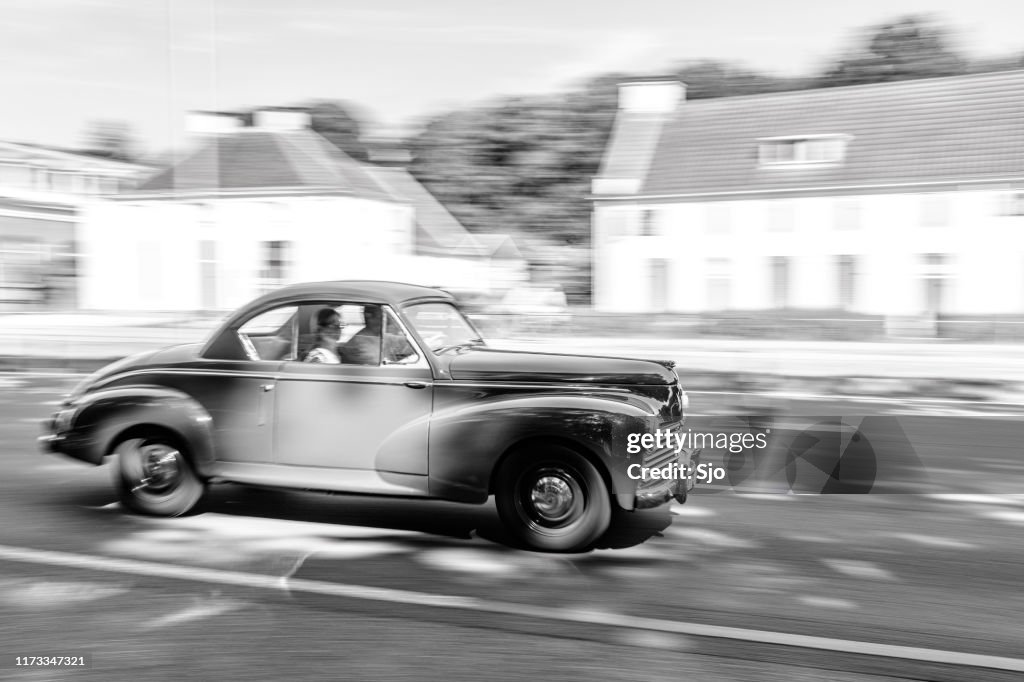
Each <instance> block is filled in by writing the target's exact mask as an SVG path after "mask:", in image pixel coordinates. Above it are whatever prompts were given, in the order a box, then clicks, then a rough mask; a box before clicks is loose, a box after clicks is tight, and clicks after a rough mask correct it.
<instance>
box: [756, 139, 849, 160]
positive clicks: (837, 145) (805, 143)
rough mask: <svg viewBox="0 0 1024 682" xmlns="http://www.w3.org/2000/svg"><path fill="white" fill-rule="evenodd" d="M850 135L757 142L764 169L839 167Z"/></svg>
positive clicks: (759, 158)
mask: <svg viewBox="0 0 1024 682" xmlns="http://www.w3.org/2000/svg"><path fill="white" fill-rule="evenodd" d="M849 140H850V136H849V135H804V136H797V137H765V138H761V139H760V140H758V141H757V144H758V160H759V161H760V163H761V165H762V166H797V165H810V164H819V163H839V162H840V161H842V160H843V157H845V156H846V143H847V142H849Z"/></svg>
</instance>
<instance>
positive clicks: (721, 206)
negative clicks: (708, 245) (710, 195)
mask: <svg viewBox="0 0 1024 682" xmlns="http://www.w3.org/2000/svg"><path fill="white" fill-rule="evenodd" d="M707 210H708V213H707V227H708V234H729V232H730V230H731V228H732V221H731V219H732V215H731V213H730V206H729V204H726V203H723V202H716V203H713V204H708V207H707Z"/></svg>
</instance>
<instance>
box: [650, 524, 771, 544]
mask: <svg viewBox="0 0 1024 682" xmlns="http://www.w3.org/2000/svg"><path fill="white" fill-rule="evenodd" d="M665 533H666V534H667V535H671V536H673V537H680V538H684V539H687V540H692V541H695V542H700V543H702V544H704V545H709V546H711V547H722V548H728V549H753V548H754V547H757V543H754V542H750V541H749V540H744V539H742V538H737V537H733V536H731V535H726V534H725V533H720V532H718V531H715V530H711V529H709V528H676V527H675V526H673V527H672V528H669V529H668V530H666V531H665Z"/></svg>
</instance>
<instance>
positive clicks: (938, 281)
mask: <svg viewBox="0 0 1024 682" xmlns="http://www.w3.org/2000/svg"><path fill="white" fill-rule="evenodd" d="M949 285H950V277H949V255H948V254H945V253H926V254H922V256H921V286H922V298H923V309H924V312H925V314H927V315H941V314H942V313H944V312H946V310H947V308H948V299H949V294H950V286H949Z"/></svg>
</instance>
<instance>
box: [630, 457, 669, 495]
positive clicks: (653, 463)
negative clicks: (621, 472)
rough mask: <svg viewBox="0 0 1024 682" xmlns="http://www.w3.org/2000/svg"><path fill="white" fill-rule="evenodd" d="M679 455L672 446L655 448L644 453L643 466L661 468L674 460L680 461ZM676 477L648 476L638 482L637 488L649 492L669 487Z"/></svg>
mask: <svg viewBox="0 0 1024 682" xmlns="http://www.w3.org/2000/svg"><path fill="white" fill-rule="evenodd" d="M678 457H679V455H677V454H676V453H675V450H673V449H672V448H664V449H662V450H655V451H653V452H648V453H647V454H646V455H644V459H643V463H642V464H641V466H643V467H645V468H648V467H649V468H651V469H661V468H662V467H666V466H668V465H669V464H671V463H672V462H675V461H678ZM674 482H675V480H674V479H657V478H647V479H644V480H641V481H639V482H638V483H637V490H638V491H643V492H649V491H651V490H660V489H662V488H669V487H671V486H672V485H673V484H674Z"/></svg>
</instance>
